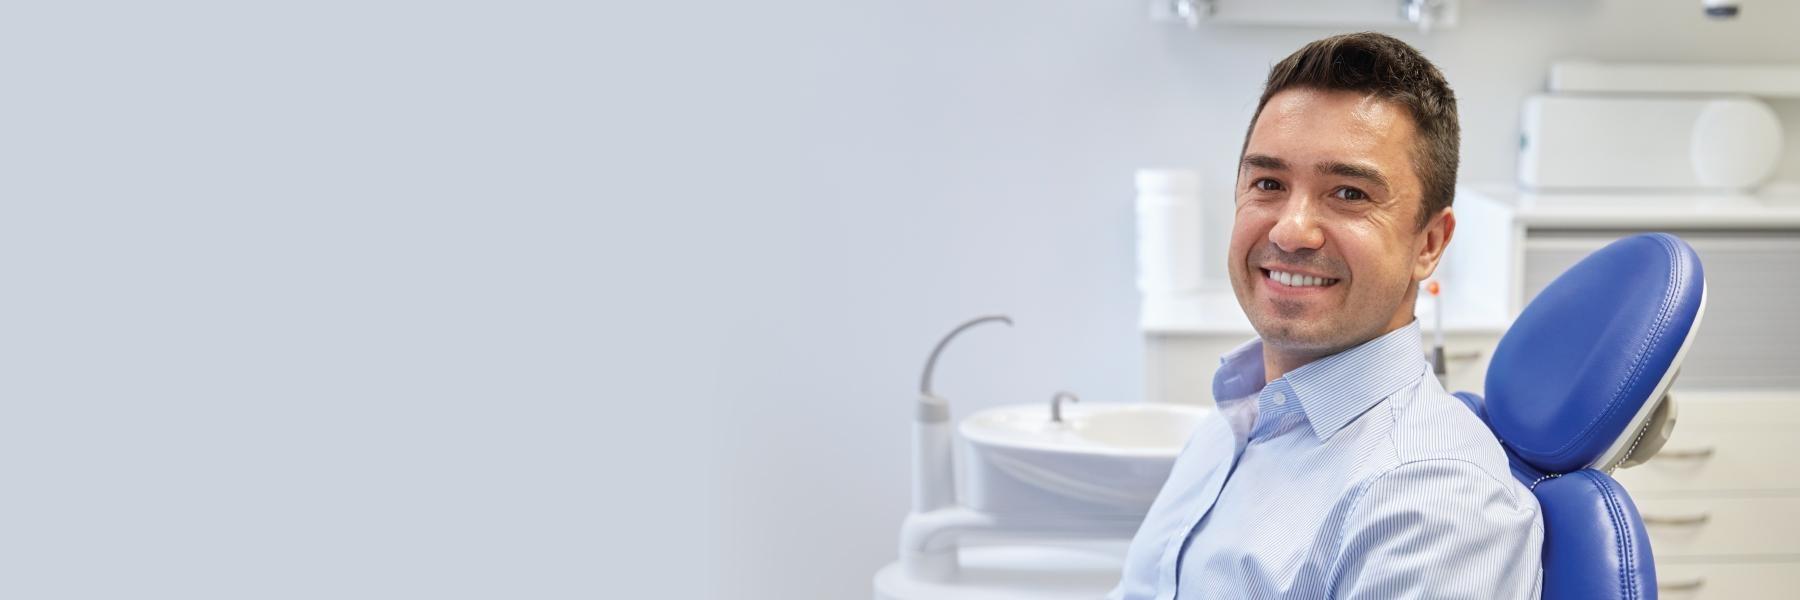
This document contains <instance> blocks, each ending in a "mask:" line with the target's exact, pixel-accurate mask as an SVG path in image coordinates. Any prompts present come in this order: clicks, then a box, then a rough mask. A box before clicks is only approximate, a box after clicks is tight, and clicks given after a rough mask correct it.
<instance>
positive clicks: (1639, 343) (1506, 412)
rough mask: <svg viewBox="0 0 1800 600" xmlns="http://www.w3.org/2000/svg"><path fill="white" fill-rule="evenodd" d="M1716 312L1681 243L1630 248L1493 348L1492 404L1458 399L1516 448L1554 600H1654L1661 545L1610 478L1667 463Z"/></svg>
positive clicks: (1534, 304)
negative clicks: (1672, 392) (1704, 321)
mask: <svg viewBox="0 0 1800 600" xmlns="http://www.w3.org/2000/svg"><path fill="white" fill-rule="evenodd" d="M1705 307H1706V282H1705V277H1704V273H1703V272H1702V271H1701V268H1700V257H1699V255H1697V254H1695V253H1694V249H1693V248H1692V247H1691V246H1689V245H1688V244H1687V243H1686V242H1683V241H1682V240H1681V239H1680V238H1677V237H1675V236H1672V235H1669V234H1665V233H1653V234H1643V235H1635V236H1631V237H1627V238H1624V239H1621V240H1618V241H1615V242H1613V243H1611V244H1608V245H1607V246H1606V247H1604V248H1601V249H1600V250H1597V251H1595V252H1594V253H1593V254H1590V255H1588V257H1587V258H1585V259H1582V261H1581V262H1579V263H1576V264H1575V266H1573V267H1570V268H1569V270H1568V271H1566V272H1564V273H1563V274H1562V275H1561V276H1560V277H1557V278H1556V280H1555V281H1553V282H1551V283H1550V285H1549V287H1546V288H1544V290H1543V291H1542V292H1541V293H1539V294H1538V296H1537V297H1536V298H1535V299H1533V300H1532V301H1531V304H1530V305H1528V306H1526V307H1525V310H1524V311H1523V312H1522V313H1521V314H1520V315H1519V318H1518V320H1517V321H1515V322H1514V323H1513V325H1512V327H1511V328H1509V329H1508V330H1507V331H1506V335H1505V336H1504V337H1502V338H1501V340H1500V346H1499V348H1497V349H1496V350H1495V351H1494V356H1493V360H1492V362H1491V363H1490V364H1489V366H1488V372H1487V382H1486V387H1487V390H1486V391H1487V397H1486V399H1485V401H1484V399H1483V398H1482V397H1481V396H1478V395H1475V394H1472V393H1469V392H1458V393H1457V394H1456V395H1457V397H1458V398H1460V399H1462V401H1463V402H1464V403H1465V404H1468V405H1469V408H1470V409H1471V410H1474V411H1475V413H1476V414H1477V415H1480V416H1481V417H1482V420H1484V421H1486V422H1487V424H1488V427H1489V428H1490V429H1492V430H1493V432H1494V434H1495V436H1496V437H1498V438H1499V439H1500V443H1501V445H1502V446H1503V447H1504V448H1505V449H1506V453H1507V458H1508V459H1509V460H1510V461H1511V463H1512V470H1513V475H1514V476H1515V477H1517V478H1518V479H1519V481H1521V482H1523V483H1524V484H1525V485H1526V487H1529V488H1531V490H1532V493H1533V494H1535V495H1536V496H1537V498H1538V503H1539V504H1540V505H1541V506H1542V508H1543V515H1544V581H1543V598H1544V600H1577V599H1579V600H1607V599H1614V598H1617V599H1653V598H1656V566H1655V564H1654V562H1653V561H1652V557H1651V552H1650V540H1649V538H1648V537H1647V536H1646V535H1645V533H1644V522H1643V520H1642V519H1641V518H1640V517H1639V516H1638V512H1637V506H1636V505H1634V504H1633V503H1632V501H1631V496H1630V495H1628V494H1626V493H1625V489H1624V488H1623V487H1620V486H1619V483H1618V482H1617V481H1614V480H1613V478H1612V477H1611V476H1609V475H1608V474H1609V473H1611V472H1612V471H1613V469H1615V468H1618V467H1619V466H1621V465H1625V466H1630V465H1633V464H1637V463H1641V462H1643V461H1644V460H1645V459H1648V458H1649V457H1650V456H1651V455H1653V454H1655V453H1656V451H1657V450H1659V449H1660V448H1661V446H1662V442H1663V441H1665V440H1667V439H1668V432H1669V431H1670V430H1671V429H1672V428H1673V426H1674V401H1673V400H1671V399H1670V398H1669V396H1668V390H1669V386H1670V384H1671V383H1673V381H1674V380H1675V376H1676V373H1677V372H1678V370H1679V368H1680V366H1681V360H1682V357H1683V355H1684V354H1686V351H1687V348H1688V346H1689V344H1690V343H1691V342H1692V341H1693V337H1694V333H1695V331H1697V330H1698V329H1699V327H1700V319H1701V316H1702V314H1703V313H1704V312H1705Z"/></svg>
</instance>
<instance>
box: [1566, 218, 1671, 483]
mask: <svg viewBox="0 0 1800 600" xmlns="http://www.w3.org/2000/svg"><path fill="white" fill-rule="evenodd" d="M1650 237H1651V239H1653V240H1656V242H1657V243H1658V244H1661V245H1662V247H1663V251H1664V252H1665V253H1666V254H1668V257H1669V266H1670V268H1672V269H1674V270H1675V281H1674V282H1673V283H1672V284H1670V285H1669V286H1668V287H1666V288H1664V289H1663V298H1662V302H1661V303H1660V305H1659V306H1658V308H1657V315H1656V320H1655V321H1654V322H1653V323H1652V325H1651V327H1650V336H1649V338H1648V339H1646V340H1645V341H1644V343H1643V344H1642V345H1640V346H1639V347H1638V349H1637V352H1636V353H1635V354H1633V355H1632V358H1631V371H1630V373H1629V375H1628V376H1627V377H1625V379H1624V380H1622V381H1620V382H1619V385H1618V387H1617V388H1615V389H1614V390H1613V393H1612V397H1611V398H1610V399H1608V401H1607V403H1606V410H1605V411H1604V412H1602V413H1600V416H1599V417H1598V418H1596V419H1594V420H1593V421H1590V422H1588V424H1587V426H1586V427H1583V428H1582V429H1581V433H1580V434H1579V435H1576V436H1575V437H1573V438H1570V439H1569V441H1568V442H1566V443H1564V444H1563V445H1562V447H1560V448H1557V449H1556V450H1554V451H1552V452H1551V456H1553V457H1555V458H1557V459H1561V458H1566V455H1567V454H1568V453H1569V452H1570V451H1572V450H1574V449H1575V447H1576V444H1577V443H1579V442H1583V441H1586V440H1587V439H1588V438H1589V437H1590V436H1592V435H1593V433H1594V429H1595V428H1598V427H1599V426H1600V424H1601V423H1603V422H1605V421H1606V420H1607V419H1608V418H1610V417H1611V416H1612V415H1613V413H1615V412H1618V409H1619V398H1620V396H1623V395H1625V390H1627V389H1629V388H1630V387H1631V386H1632V384H1635V383H1637V380H1638V378H1639V377H1641V376H1643V374H1644V366H1645V364H1647V363H1648V362H1649V357H1650V349H1651V348H1655V347H1656V343H1657V342H1658V341H1660V340H1662V337H1663V334H1664V333H1667V331H1668V325H1669V321H1670V320H1671V318H1672V317H1673V315H1674V314H1675V298H1676V292H1677V291H1678V290H1680V289H1682V287H1684V286H1683V285H1682V284H1683V283H1685V282H1686V281H1687V271H1686V266H1687V265H1685V264H1682V262H1681V255H1680V253H1679V252H1677V251H1676V248H1675V245H1674V244H1671V243H1670V242H1669V240H1668V239H1666V238H1665V237H1664V236H1663V235H1660V234H1658V235H1652V236H1650Z"/></svg>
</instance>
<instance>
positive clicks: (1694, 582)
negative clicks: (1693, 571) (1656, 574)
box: [1656, 576, 1706, 591]
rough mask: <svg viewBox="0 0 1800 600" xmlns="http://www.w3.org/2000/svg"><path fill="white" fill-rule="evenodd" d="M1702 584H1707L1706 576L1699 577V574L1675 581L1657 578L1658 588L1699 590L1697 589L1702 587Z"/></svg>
mask: <svg viewBox="0 0 1800 600" xmlns="http://www.w3.org/2000/svg"><path fill="white" fill-rule="evenodd" d="M1702 585H1706V578H1705V577H1699V576H1695V577H1689V578H1687V579H1677V580H1674V581H1663V580H1661V579H1657V580H1656V589H1659V590H1673V591H1685V590H1697V589H1700V586H1702Z"/></svg>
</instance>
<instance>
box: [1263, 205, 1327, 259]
mask: <svg viewBox="0 0 1800 600" xmlns="http://www.w3.org/2000/svg"><path fill="white" fill-rule="evenodd" d="M1315 208H1316V206H1315V203H1314V202H1312V201H1310V200H1307V199H1306V198H1305V197H1304V196H1297V197H1294V198H1290V199H1288V201H1287V202H1286V203H1285V204H1284V206H1283V207H1282V209H1281V214H1280V215H1279V216H1277V218H1276V220H1275V227H1273V228H1271V229H1270V230H1269V242H1270V243H1273V244H1275V246H1276V247H1277V248H1280V249H1281V250H1282V251H1284V252H1299V251H1301V250H1317V249H1319V247H1320V246H1323V245H1325V232H1324V231H1323V230H1320V229H1319V218H1318V215H1315V214H1313V211H1314V209H1315Z"/></svg>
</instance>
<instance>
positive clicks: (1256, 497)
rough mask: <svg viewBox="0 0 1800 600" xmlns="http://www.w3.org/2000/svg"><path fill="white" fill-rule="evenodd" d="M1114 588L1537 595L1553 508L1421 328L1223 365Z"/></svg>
mask: <svg viewBox="0 0 1800 600" xmlns="http://www.w3.org/2000/svg"><path fill="white" fill-rule="evenodd" d="M1220 363H1221V365H1220V367H1219V370H1218V373H1217V374H1216V375H1215V376H1214V377H1213V397H1214V398H1216V399H1218V407H1219V410H1218V412H1216V413H1213V414H1212V415H1211V416H1209V417H1207V418H1206V419H1204V420H1203V422H1202V424H1201V425H1200V426H1199V427H1198V429H1196V430H1195V432H1194V435H1193V437H1191V438H1189V439H1188V442H1187V446H1186V447H1185V448H1183V449H1182V451H1181V456H1180V457H1179V458H1177V459H1176V461H1175V467H1174V470H1173V471H1172V472H1171V473H1170V475H1169V479H1168V482H1167V483H1165V484H1164V485H1163V489H1162V492H1161V493H1159V494H1158V495H1157V497H1156V502H1155V504H1153V505H1151V507H1150V512H1149V514H1148V516H1147V517H1146V518H1145V519H1144V523H1143V525H1142V526H1140V527H1139V529H1138V532H1137V536H1136V537H1134V538H1133V539H1132V542H1131V549H1130V551H1129V552H1128V553H1127V555H1126V559H1125V572H1124V577H1123V579H1122V580H1121V581H1120V582H1119V586H1118V587H1117V588H1116V589H1114V590H1113V592H1112V594H1111V596H1110V597H1111V598H1114V599H1120V600H1151V599H1156V600H1168V599H1171V598H1176V597H1180V598H1192V599H1199V598H1342V599H1351V598H1371V599H1372V598H1380V599H1384V600H1386V599H1394V598H1480V599H1483V600H1486V599H1491V598H1536V597H1537V596H1538V593H1539V587H1540V585H1541V583H1540V576H1541V573H1542V567H1541V558H1540V557H1541V552H1542V548H1543V540H1544V529H1543V519H1542V517H1541V516H1540V513H1539V511H1538V504H1537V499H1536V498H1535V497H1533V496H1532V495H1531V492H1530V491H1528V490H1526V489H1525V486H1523V485H1521V484H1519V482H1518V481H1517V480H1514V479H1513V476H1512V473H1511V471H1510V470H1509V469H1508V468H1507V463H1506V455H1505V454H1504V453H1503V452H1502V451H1501V449H1500V444H1499V442H1498V441H1497V440H1495V439H1494V435H1493V434H1492V433H1490V432H1489V431H1488V429H1487V427H1486V426H1485V425H1483V424H1482V423H1481V420H1480V419H1479V418H1477V417H1476V416H1475V414H1474V413H1473V412H1470V411H1469V409H1467V408H1465V407H1464V406H1463V405H1462V403H1461V402H1460V401H1458V400H1457V399H1456V398H1455V397H1454V396H1451V395H1450V394H1449V393H1447V392H1445V391H1444V388H1443V386H1441V385H1439V384H1438V381H1437V378H1436V377H1434V376H1433V375H1432V373H1431V369H1430V364H1429V363H1428V362H1426V360H1425V359H1424V351H1423V343H1422V341H1421V339H1420V335H1419V327H1418V322H1417V321H1414V322H1413V323H1412V324H1410V325H1408V326H1406V327H1402V328H1400V329H1398V330H1395V331H1393V332H1391V333H1388V334H1386V335H1383V336H1381V337H1378V338H1375V339H1373V340H1370V341H1368V342H1366V343H1363V344H1362V345H1359V346H1357V347H1355V348H1351V349H1349V350H1345V351H1343V352H1340V353H1338V354H1334V355H1331V356H1328V357H1325V358H1322V359H1319V360H1316V361H1313V362H1311V363H1308V364H1306V365H1305V366H1302V367H1300V368H1298V369H1294V370H1293V371H1292V372H1289V373H1287V374H1286V375H1284V376H1282V377H1281V378H1279V379H1276V380H1274V381H1271V382H1268V383H1267V385H1265V384H1264V373H1263V357H1262V343H1261V341H1260V340H1252V341H1251V342H1249V343H1246V344H1244V345H1243V346H1241V347H1239V348H1238V349H1236V350H1233V351H1232V352H1231V353H1229V354H1226V355H1225V356H1224V358H1222V359H1221V360H1220Z"/></svg>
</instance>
